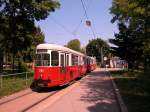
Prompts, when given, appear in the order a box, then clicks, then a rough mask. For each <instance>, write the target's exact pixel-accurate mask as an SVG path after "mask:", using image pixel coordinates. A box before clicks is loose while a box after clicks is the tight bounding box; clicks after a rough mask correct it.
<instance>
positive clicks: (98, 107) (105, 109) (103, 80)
mask: <svg viewBox="0 0 150 112" xmlns="http://www.w3.org/2000/svg"><path fill="white" fill-rule="evenodd" d="M81 84H83V85H84V86H83V87H84V88H83V89H85V91H86V92H85V93H84V94H83V95H82V96H81V98H80V100H81V101H84V102H87V103H88V102H89V103H92V104H94V105H92V106H89V107H88V108H87V109H88V110H89V111H90V112H119V108H118V104H117V102H116V100H115V99H116V98H115V95H114V90H113V87H112V83H111V79H110V78H109V74H107V73H106V72H105V71H101V72H92V73H91V74H89V75H88V76H87V77H86V78H85V79H84V80H82V81H81Z"/></svg>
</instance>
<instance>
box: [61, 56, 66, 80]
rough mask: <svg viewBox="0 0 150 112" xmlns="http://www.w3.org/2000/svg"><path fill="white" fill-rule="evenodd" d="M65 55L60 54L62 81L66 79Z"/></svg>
mask: <svg viewBox="0 0 150 112" xmlns="http://www.w3.org/2000/svg"><path fill="white" fill-rule="evenodd" d="M65 61H66V55H65V53H60V78H61V80H62V81H65V79H66V63H65Z"/></svg>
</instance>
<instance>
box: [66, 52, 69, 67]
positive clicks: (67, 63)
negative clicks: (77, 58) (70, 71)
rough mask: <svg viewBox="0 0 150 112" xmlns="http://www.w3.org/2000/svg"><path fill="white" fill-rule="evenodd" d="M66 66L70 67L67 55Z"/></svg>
mask: <svg viewBox="0 0 150 112" xmlns="http://www.w3.org/2000/svg"><path fill="white" fill-rule="evenodd" d="M66 65H67V66H69V55H66Z"/></svg>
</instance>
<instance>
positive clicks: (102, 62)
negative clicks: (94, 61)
mask: <svg viewBox="0 0 150 112" xmlns="http://www.w3.org/2000/svg"><path fill="white" fill-rule="evenodd" d="M101 64H102V65H103V64H104V62H103V47H101Z"/></svg>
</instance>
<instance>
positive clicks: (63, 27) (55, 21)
mask: <svg viewBox="0 0 150 112" xmlns="http://www.w3.org/2000/svg"><path fill="white" fill-rule="evenodd" d="M50 19H51V20H52V21H53V22H54V23H55V24H57V25H58V26H60V27H61V28H62V29H63V30H64V31H66V32H67V33H69V34H70V35H73V34H72V32H70V31H69V30H68V29H67V28H66V27H65V26H64V25H62V24H61V23H60V22H58V21H57V20H56V19H54V18H53V17H52V16H50Z"/></svg>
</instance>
